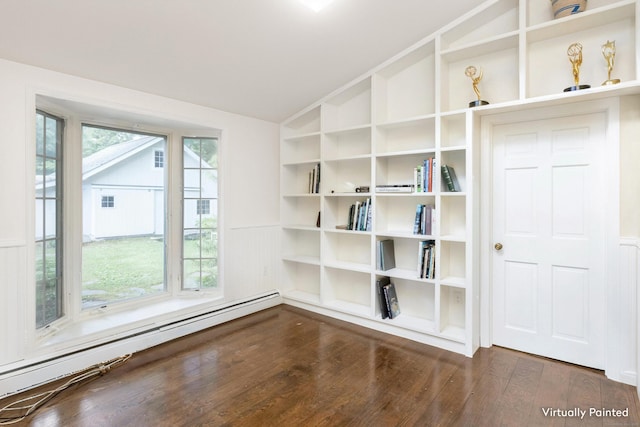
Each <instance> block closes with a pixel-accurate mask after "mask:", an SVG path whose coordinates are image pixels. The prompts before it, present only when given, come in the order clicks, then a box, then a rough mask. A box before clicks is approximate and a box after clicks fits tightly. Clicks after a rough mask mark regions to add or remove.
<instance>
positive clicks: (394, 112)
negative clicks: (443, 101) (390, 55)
mask: <svg viewBox="0 0 640 427" xmlns="http://www.w3.org/2000/svg"><path fill="white" fill-rule="evenodd" d="M435 58H436V57H435V43H434V42H430V43H427V44H426V45H424V46H422V47H420V48H417V49H415V50H414V51H412V52H411V53H409V54H407V55H405V56H403V57H402V58H399V59H398V60H396V61H394V62H393V63H392V64H390V65H388V66H387V67H385V68H384V69H382V70H380V71H379V72H378V73H377V74H376V75H375V77H376V80H375V82H376V88H377V91H376V93H377V95H376V107H377V108H376V111H378V114H377V117H376V122H377V123H385V122H390V121H396V120H402V119H406V118H410V117H417V116H423V115H428V114H433V113H434V112H435V102H434V100H435V83H434V82H435V62H436V60H435Z"/></svg>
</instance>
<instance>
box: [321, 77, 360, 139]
mask: <svg viewBox="0 0 640 427" xmlns="http://www.w3.org/2000/svg"><path fill="white" fill-rule="evenodd" d="M370 124H371V79H370V78H367V79H364V80H362V81H360V82H359V83H356V84H354V85H353V86H350V87H349V88H347V89H345V90H342V91H340V92H339V93H337V94H335V95H333V96H331V97H330V98H329V99H328V100H327V101H325V103H324V104H323V123H322V127H323V130H324V131H325V132H335V131H340V130H344V129H351V128H354V127H358V126H364V125H370Z"/></svg>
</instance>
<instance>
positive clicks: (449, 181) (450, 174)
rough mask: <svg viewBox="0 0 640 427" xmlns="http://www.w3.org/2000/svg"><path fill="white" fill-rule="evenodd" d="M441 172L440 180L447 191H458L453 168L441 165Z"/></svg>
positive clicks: (458, 187)
mask: <svg viewBox="0 0 640 427" xmlns="http://www.w3.org/2000/svg"><path fill="white" fill-rule="evenodd" d="M441 170H442V179H443V180H444V183H445V184H446V185H447V189H448V190H449V191H460V184H459V183H458V178H457V177H456V172H455V170H454V169H453V167H451V166H447V165H442V167H441Z"/></svg>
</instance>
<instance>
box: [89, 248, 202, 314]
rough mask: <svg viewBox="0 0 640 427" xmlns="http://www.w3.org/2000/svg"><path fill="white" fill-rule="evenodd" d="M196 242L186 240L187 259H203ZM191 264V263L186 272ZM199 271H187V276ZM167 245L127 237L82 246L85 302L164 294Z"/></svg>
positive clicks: (102, 302)
mask: <svg viewBox="0 0 640 427" xmlns="http://www.w3.org/2000/svg"><path fill="white" fill-rule="evenodd" d="M199 253H200V252H199V247H198V243H197V242H196V241H195V240H185V241H184V254H185V256H186V257H197V256H199ZM189 266H190V264H188V263H187V266H186V267H185V269H188V268H187V267H189ZM191 269H196V271H193V272H190V271H185V274H186V275H187V276H189V275H190V273H196V274H197V275H198V277H199V273H198V272H199V271H200V265H199V264H198V265H197V267H195V266H194V267H193V268H191ZM164 288H165V286H164V243H163V242H162V240H158V239H152V238H150V237H148V236H147V237H126V238H120V239H109V240H102V241H96V242H89V243H85V244H84V245H83V246H82V291H83V292H82V302H83V305H84V306H92V305H100V304H106V303H108V302H112V301H119V300H124V299H130V298H135V297H139V296H142V295H151V294H154V293H159V292H163V291H164Z"/></svg>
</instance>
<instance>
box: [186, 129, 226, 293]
mask: <svg viewBox="0 0 640 427" xmlns="http://www.w3.org/2000/svg"><path fill="white" fill-rule="evenodd" d="M183 147H184V150H183V151H184V157H183V171H184V175H183V176H184V181H183V198H184V211H183V218H182V221H183V236H184V244H183V248H182V251H183V278H184V279H183V285H182V286H183V288H184V289H192V290H204V289H214V288H217V287H218V169H217V168H218V139H217V138H183Z"/></svg>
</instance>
